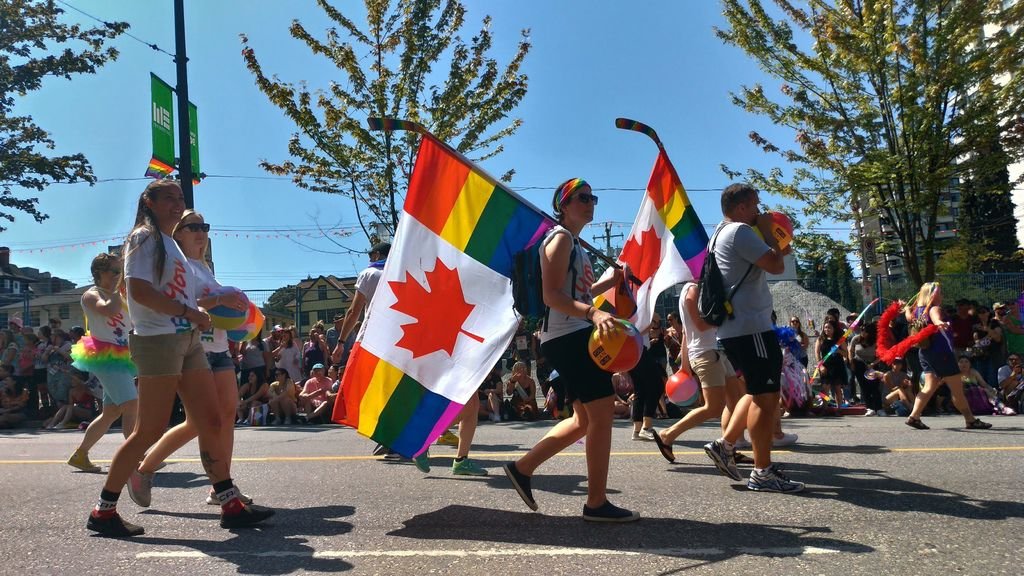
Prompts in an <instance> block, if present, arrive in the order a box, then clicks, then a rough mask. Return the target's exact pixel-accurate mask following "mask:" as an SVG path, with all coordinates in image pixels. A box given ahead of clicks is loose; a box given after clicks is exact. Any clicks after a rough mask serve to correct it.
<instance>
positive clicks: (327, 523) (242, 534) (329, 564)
mask: <svg viewBox="0 0 1024 576" xmlns="http://www.w3.org/2000/svg"><path fill="white" fill-rule="evenodd" d="M211 508H212V507H211ZM354 513H355V508H353V507H352V506H313V507H310V508H296V509H291V510H285V509H278V510H277V515H275V516H274V517H273V518H271V519H269V520H267V522H266V524H265V525H263V527H261V528H250V529H245V530H233V531H232V534H234V535H235V537H234V538H232V539H230V540H227V541H224V542H213V541H209V540H193V539H188V538H180V539H178V538H158V537H150V536H141V537H138V538H132V539H131V540H130V542H133V543H139V544H145V545H148V546H150V547H161V546H164V547H168V548H171V550H159V548H158V549H157V550H154V549H153V548H148V549H147V550H146V551H147V552H153V551H166V552H176V551H178V550H177V548H187V549H191V550H195V551H197V552H202V553H203V554H206V555H208V556H211V557H214V558H218V559H220V560H222V561H224V562H225V563H227V564H233V565H235V566H236V567H237V572H238V573H239V574H290V573H293V572H296V571H299V570H304V571H315V572H342V571H346V570H351V569H352V568H353V565H352V564H350V563H348V562H346V561H345V560H342V559H340V558H317V557H314V555H313V552H314V550H313V548H312V547H311V546H309V545H308V542H309V540H307V539H306V538H304V536H321V537H330V536H341V535H343V534H347V533H349V532H351V531H352V524H351V523H349V522H344V521H342V520H340V519H341V518H345V517H347V516H351V515H353V514H354ZM146 514H147V515H163V516H172V517H182V518H197V519H211V518H213V519H216V518H219V516H218V515H217V514H208V513H199V514H190V513H173V512H162V511H154V510H149V511H147V512H146ZM211 529H213V530H220V528H218V527H216V525H215V524H214V525H211ZM169 561H170V562H173V560H169Z"/></svg>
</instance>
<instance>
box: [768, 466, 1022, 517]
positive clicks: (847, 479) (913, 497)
mask: <svg viewBox="0 0 1024 576" xmlns="http://www.w3.org/2000/svg"><path fill="white" fill-rule="evenodd" d="M784 471H785V474H786V475H787V476H789V477H790V478H792V479H793V480H798V481H800V482H805V483H806V484H807V489H806V490H805V491H804V492H802V493H800V494H796V495H793V497H795V498H801V497H802V498H821V499H829V500H838V501H840V502H846V503H849V504H852V505H854V506H861V507H863V508H870V509H873V510H884V511H887V512H927V513H931V514H941V515H943V516H953V517H956V518H967V519H971V520H1005V519H1007V518H1024V503H1021V502H1005V501H997V500H977V499H974V498H971V497H970V496H966V495H964V494H958V493H955V492H949V491H946V490H943V489H942V488H937V487H934V486H928V485H926V484H919V483H916V482H912V481H910V480H904V479H902V478H897V477H894V476H891V475H890V474H889V473H887V472H886V471H883V470H875V469H871V468H842V467H838V466H824V465H818V464H798V463H792V464H786V465H785V466H784ZM963 472H964V473H965V474H969V473H970V470H964V471H963ZM979 481H981V479H979Z"/></svg>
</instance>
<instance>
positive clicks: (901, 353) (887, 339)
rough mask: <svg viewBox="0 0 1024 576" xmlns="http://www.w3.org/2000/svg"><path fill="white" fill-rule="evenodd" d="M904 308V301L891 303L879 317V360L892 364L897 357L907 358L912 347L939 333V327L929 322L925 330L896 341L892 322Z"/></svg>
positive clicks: (877, 348)
mask: <svg viewBox="0 0 1024 576" xmlns="http://www.w3.org/2000/svg"><path fill="white" fill-rule="evenodd" d="M902 310H903V302H900V301H898V300H897V301H896V302H893V303H892V304H890V305H889V307H888V308H886V309H885V312H883V313H882V316H881V318H879V319H878V344H877V346H876V352H877V354H878V358H879V360H881V361H882V362H885V363H886V364H892V361H893V360H895V359H896V358H906V356H907V353H908V352H910V349H911V348H913V347H914V346H916V345H917V343H918V342H921V341H922V340H925V339H926V338H931V337H932V336H934V335H935V334H937V333H938V331H939V327H938V326H936V325H935V324H929V325H928V326H926V327H925V328H924V329H923V330H921V331H920V332H918V333H917V334H914V335H913V336H910V337H908V338H905V339H903V340H902V341H900V342H898V343H897V342H896V336H894V335H893V333H892V322H893V320H895V319H896V316H897V315H898V314H900V313H901V312H902Z"/></svg>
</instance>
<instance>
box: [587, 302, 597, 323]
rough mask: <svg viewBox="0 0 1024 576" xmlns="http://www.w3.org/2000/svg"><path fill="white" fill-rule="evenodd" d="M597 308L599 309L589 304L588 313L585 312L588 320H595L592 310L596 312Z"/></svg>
mask: <svg viewBox="0 0 1024 576" xmlns="http://www.w3.org/2000/svg"><path fill="white" fill-rule="evenodd" d="M595 310H597V309H596V308H594V307H593V306H587V313H586V314H584V316H585V317H586V319H587V322H592V321H593V314H592V312H594V311H595Z"/></svg>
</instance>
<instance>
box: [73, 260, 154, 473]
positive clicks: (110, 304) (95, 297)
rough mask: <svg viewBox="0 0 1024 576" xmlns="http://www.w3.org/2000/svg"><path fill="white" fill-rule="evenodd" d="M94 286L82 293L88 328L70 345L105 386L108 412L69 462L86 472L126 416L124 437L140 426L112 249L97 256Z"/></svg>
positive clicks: (77, 362)
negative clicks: (103, 440)
mask: <svg viewBox="0 0 1024 576" xmlns="http://www.w3.org/2000/svg"><path fill="white" fill-rule="evenodd" d="M90 271H91V272H92V279H93V282H95V285H94V286H93V287H91V288H89V289H88V290H86V291H85V292H84V293H83V294H82V301H81V302H82V311H83V312H84V313H85V321H86V326H88V327H89V333H88V334H87V335H86V336H83V337H82V339H81V340H79V341H78V343H77V344H75V345H74V346H73V347H72V348H71V358H72V359H73V360H74V362H73V363H72V366H74V367H75V368H77V369H79V370H82V371H84V372H89V373H90V374H92V375H93V376H95V377H96V378H97V379H98V380H99V381H100V384H101V385H102V386H103V411H102V412H101V413H100V415H99V417H98V418H95V419H94V420H93V421H92V422H90V423H89V427H88V428H86V429H85V436H84V437H83V438H82V442H81V444H79V445H78V448H77V449H76V450H75V452H74V454H72V455H71V458H69V459H68V464H69V465H70V466H73V467H75V468H78V469H79V470H82V471H84V472H99V471H100V467H99V466H97V465H95V464H93V463H92V462H91V461H90V460H89V450H90V449H92V447H93V446H95V445H96V443H97V442H99V440H100V438H102V437H103V435H104V434H106V433H107V430H110V426H111V425H112V424H113V423H114V422H116V421H117V419H118V418H120V419H121V433H122V434H124V437H125V438H128V435H129V434H131V433H132V430H133V429H134V428H135V415H136V413H137V410H138V404H139V403H138V400H137V399H138V396H139V395H138V392H136V390H135V373H136V371H135V364H133V363H132V360H131V357H130V354H129V353H128V323H127V322H128V321H127V319H126V318H125V312H126V311H127V310H125V308H124V303H123V301H122V299H121V294H120V292H118V291H117V283H118V281H119V280H120V278H121V261H120V260H119V259H118V258H117V256H114V255H113V254H107V253H103V254H100V255H99V256H96V257H95V258H93V259H92V266H91V267H90Z"/></svg>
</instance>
